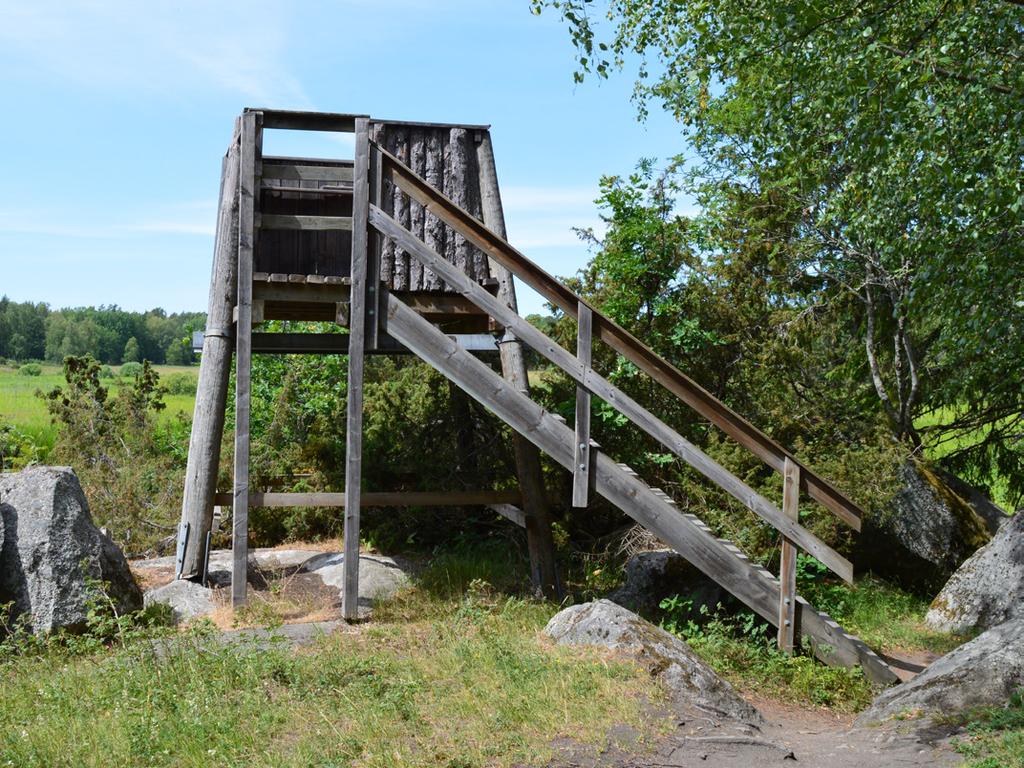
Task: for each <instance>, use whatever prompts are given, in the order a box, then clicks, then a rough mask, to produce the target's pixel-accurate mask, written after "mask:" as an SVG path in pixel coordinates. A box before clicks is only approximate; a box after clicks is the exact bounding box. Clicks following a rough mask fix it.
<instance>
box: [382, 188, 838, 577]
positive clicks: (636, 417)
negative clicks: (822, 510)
mask: <svg viewBox="0 0 1024 768" xmlns="http://www.w3.org/2000/svg"><path fill="white" fill-rule="evenodd" d="M369 221H370V225H371V226H372V227H374V228H375V229H376V230H377V231H378V232H380V233H381V234H383V235H385V236H386V237H389V238H391V239H392V240H393V241H394V242H395V244H396V246H397V247H398V248H401V249H402V250H404V251H407V252H408V253H409V254H411V255H412V256H413V257H414V258H416V259H419V260H420V261H421V262H422V263H423V265H424V267H426V268H428V269H430V270H432V271H433V272H434V273H435V274H436V275H437V276H438V277H440V278H441V279H442V280H443V281H444V282H445V283H447V284H448V285H450V286H452V287H453V288H455V289H456V290H458V291H459V292H460V293H461V294H462V295H463V296H465V297H466V298H467V299H469V300H470V301H472V302H473V303H474V304H476V305H477V306H478V307H480V308H481V309H482V310H484V311H485V312H487V313H488V314H489V315H491V316H492V317H493V318H494V319H495V320H497V321H498V322H499V323H501V324H503V325H504V326H505V327H506V328H507V329H508V330H510V331H511V332H512V333H513V334H515V335H516V336H517V337H519V338H520V339H521V340H522V341H524V342H525V343H526V344H528V345H529V346H530V347H532V348H533V349H535V350H536V351H537V352H538V353H540V354H541V355H542V356H544V357H545V358H547V359H548V360H550V361H551V362H552V363H554V364H555V365H556V366H558V367H559V368H560V369H561V370H563V371H564V372H565V373H567V374H568V375H569V376H570V377H571V378H572V379H573V380H574V381H576V383H577V384H578V385H579V386H580V387H583V388H585V389H586V390H587V391H588V392H592V393H593V394H595V395H597V396H598V397H600V398H602V399H603V400H605V401H606V402H608V403H609V404H611V405H612V406H613V407H615V408H616V409H617V410H618V411H619V412H620V413H622V414H623V415H624V416H626V418H628V419H629V420H630V421H631V422H633V424H635V425H636V426H638V427H639V428H640V429H642V430H643V431H644V432H646V433H647V434H648V435H650V436H651V437H653V438H654V439H655V440H657V441H658V442H660V443H661V444H662V445H663V446H665V447H666V448H667V449H668V450H670V451H672V452H673V453H675V454H676V455H677V456H679V458H681V459H682V460H683V461H685V462H686V463H687V464H689V465H690V466H691V467H693V468H694V469H696V470H697V471H698V472H700V473H701V474H702V475H704V476H705V477H706V478H708V479H709V480H711V481H712V482H713V483H715V484H716V485H718V487H719V488H721V489H722V490H724V491H725V492H726V493H728V494H730V495H731V496H732V497H733V498H735V499H736V500H737V501H739V502H740V503H741V504H743V505H744V506H745V507H747V509H749V510H751V511H752V512H753V513H754V514H756V515H757V516H758V517H760V518H761V519H762V520H764V521H765V522H767V523H768V524H770V525H771V526H772V527H774V528H775V529H776V530H778V531H780V532H782V534H783V535H784V536H785V537H786V538H787V539H789V540H791V541H793V542H796V543H797V544H799V545H800V546H801V547H803V548H804V549H805V550H806V551H807V552H809V553H811V554H812V555H814V557H816V558H818V560H820V561H821V562H822V563H823V564H825V565H826V566H827V567H828V568H829V569H831V570H832V571H833V572H834V573H835V574H836V575H838V576H839V577H840V578H842V579H844V580H846V581H848V582H850V581H852V580H853V565H852V564H851V563H850V561H849V560H847V559H846V558H844V557H843V556H842V555H840V554H839V553H838V552H836V551H835V550H834V549H832V548H831V547H829V546H828V545H827V544H825V542H823V541H822V540H821V539H819V538H818V537H817V536H815V535H814V534H813V533H811V532H810V531H808V530H807V529H806V528H804V527H803V526H801V525H800V524H799V522H797V521H796V520H793V519H792V518H790V517H787V516H786V515H785V514H783V512H782V511H781V510H779V508H778V507H776V506H775V505H774V504H772V502H771V501H769V500H768V499H767V498H765V497H764V496H762V495H761V494H759V493H757V492H756V491H755V490H754V489H752V488H751V487H750V486H748V485H747V484H746V483H744V482H743V481H742V480H740V479H739V478H738V477H736V476H735V475H734V474H732V473H731V472H729V471H728V470H727V469H726V468H725V467H723V466H721V465H720V464H718V463H717V462H716V461H715V460H714V459H712V458H711V457H710V456H708V455H707V454H706V453H704V452H703V451H702V450H700V448H698V447H697V446H695V445H693V444H692V443H691V442H689V441H688V440H686V438H684V437H683V436H682V435H680V434H679V433H678V432H676V431H675V430H673V429H672V428H671V427H670V426H669V425H668V424H666V423H665V422H664V421H662V420H661V419H659V418H658V417H657V416H655V415H654V414H653V413H651V412H650V411H648V410H647V409H645V408H644V407H643V406H642V405H640V404H639V403H637V402H636V401H635V400H633V399H632V398H631V397H630V396H629V395H627V394H626V393H625V392H623V391H622V390H621V389H619V388H618V387H616V386H615V385H614V384H612V383H611V382H609V381H608V380H607V379H605V378H604V377H602V376H601V375H600V374H598V373H597V372H596V371H594V370H593V368H591V367H590V365H589V362H583V361H582V360H580V358H579V357H578V356H576V355H573V354H572V353H570V352H569V351H568V350H566V349H564V348H563V347H561V346H560V345H559V344H557V343H555V342H554V341H553V340H552V339H550V338H549V337H548V336H547V335H545V334H544V333H543V332H541V331H540V330H538V329H537V328H534V327H533V326H532V325H530V324H529V323H528V322H526V320H524V319H523V318H521V317H520V316H519V314H518V313H517V312H516V311H515V310H513V309H511V308H510V307H508V306H506V305H505V304H503V303H502V302H501V301H500V300H499V299H498V298H496V297H494V296H492V295H491V294H490V293H488V292H487V291H486V290H484V289H483V288H482V287H481V286H479V285H478V284H477V283H475V282H474V281H473V280H471V279H470V278H469V277H468V276H467V275H466V274H465V273H463V272H462V270H460V269H459V268H458V267H456V266H454V265H453V264H451V263H449V262H448V261H446V260H445V259H444V258H442V257H441V256H440V255H439V254H437V253H435V252H434V251H433V250H432V249H431V248H430V247H429V246H428V245H427V244H426V243H424V242H423V241H421V240H420V239H419V238H417V237H416V236H415V235H414V234H413V233H412V232H410V231H409V230H407V229H405V228H404V227H403V226H401V225H400V224H399V223H398V222H397V221H395V220H394V219H393V218H392V217H391V216H388V214H386V213H385V212H384V211H382V210H381V209H380V208H378V207H377V206H375V205H371V206H370V214H369ZM583 306H584V307H586V306H587V305H583ZM578 427H579V424H577V431H578ZM579 439H580V438H579V437H577V439H576V440H577V445H576V449H577V450H578V448H579V445H578V443H579ZM586 443H587V444H589V436H588V437H587V438H586ZM587 453H588V454H589V450H588V451H587ZM586 464H587V465H589V462H586ZM573 467H574V471H575V470H576V469H578V468H579V467H580V459H579V455H578V454H577V455H576V457H575V458H574V463H573ZM581 481H582V480H581Z"/></svg>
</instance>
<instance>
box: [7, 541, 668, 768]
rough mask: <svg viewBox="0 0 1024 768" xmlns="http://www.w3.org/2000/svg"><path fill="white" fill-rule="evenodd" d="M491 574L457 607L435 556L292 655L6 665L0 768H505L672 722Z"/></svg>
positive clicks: (195, 643) (545, 608)
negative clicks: (562, 640)
mask: <svg viewBox="0 0 1024 768" xmlns="http://www.w3.org/2000/svg"><path fill="white" fill-rule="evenodd" d="M501 570H502V569H501V568H500V567H493V566H488V567H487V568H486V569H484V570H477V578H473V579H471V580H470V582H469V583H470V587H469V589H468V590H467V592H466V593H465V594H460V595H458V596H455V595H454V594H451V593H452V592H454V585H455V584H456V582H457V581H459V580H460V579H461V578H463V577H469V576H471V575H472V572H473V571H474V567H473V564H472V563H470V564H466V563H459V562H457V558H453V557H449V558H445V559H442V562H440V563H438V564H435V566H434V567H432V568H431V569H430V570H429V571H428V572H427V573H426V574H424V581H423V583H424V584H425V585H427V586H430V585H432V586H431V587H430V588H427V586H424V587H421V588H414V589H411V590H408V591H406V592H405V593H403V594H401V595H400V596H398V597H396V598H395V599H393V600H392V601H390V602H388V603H385V604H383V605H380V606H378V608H377V611H376V613H375V616H374V620H373V621H372V623H369V624H366V625H362V626H361V627H360V629H359V630H358V631H355V632H345V631H341V632H338V633H335V634H333V635H331V636H329V637H324V638H321V639H320V640H318V641H317V642H315V643H314V644H313V645H312V646H308V647H305V648H301V649H298V650H296V649H292V648H290V647H289V646H287V645H286V644H284V643H273V644H271V645H270V647H266V643H264V644H263V645H257V644H255V643H252V642H249V643H240V644H230V645H225V644H222V643H220V642H218V641H217V640H216V638H214V637H212V636H211V635H208V634H205V633H204V631H203V630H202V629H200V630H197V631H192V632H189V633H187V634H182V635H172V636H171V637H172V639H171V640H166V639H165V640H162V641H160V642H159V643H157V644H154V643H152V642H149V641H146V640H135V641H129V642H127V643H126V644H125V645H124V646H121V645H116V646H115V647H114V648H112V649H110V650H106V651H101V652H90V653H85V654H80V655H71V654H69V653H67V652H61V651H60V650H59V649H58V648H52V649H50V650H45V651H43V652H42V653H39V654H31V653H30V654H28V655H23V656H10V657H8V658H6V659H3V658H0V688H2V690H3V691H4V695H3V696H2V697H0V765H16V766H19V767H24V768H31V767H32V766H47V767H49V766H136V765H146V766H197V767H199V766H202V768H207V766H210V765H221V766H246V767H248V766H253V767H259V766H303V767H305V766H348V765H359V766H371V767H379V768H384V766H388V767H391V766H397V767H400V768H401V767H405V766H409V767H412V766H415V767H419V766H443V767H444V768H472V767H475V766H484V765H486V766H499V767H500V766H512V765H520V764H524V763H526V764H544V763H546V762H547V761H548V760H549V759H551V757H552V743H553V741H554V740H556V739H558V738H561V737H571V738H573V739H575V740H577V741H579V742H582V743H592V744H594V745H595V746H598V747H601V746H604V744H605V742H606V738H607V737H606V734H607V733H608V732H609V730H610V729H611V727H612V726H613V725H616V724H626V725H629V726H632V727H634V728H637V729H639V731H640V732H641V733H643V734H653V733H655V732H659V731H660V729H661V728H662V727H663V726H664V727H667V725H666V723H667V721H666V722H665V723H663V722H662V721H660V720H655V719H652V716H651V715H649V714H645V713H646V712H649V710H648V709H647V708H646V707H645V705H644V699H645V697H646V698H647V700H651V699H652V698H653V699H654V700H657V699H658V698H659V696H660V692H659V689H658V688H657V687H656V686H652V684H651V680H650V676H649V675H648V674H647V673H646V672H645V671H643V670H642V669H640V668H639V667H638V666H636V665H635V664H633V663H630V662H626V661H624V660H622V659H620V658H618V657H614V656H612V655H610V654H609V653H607V652H600V651H597V650H594V649H583V648H568V647H560V646H554V645H552V644H551V643H550V642H547V641H545V640H544V639H542V638H541V636H540V630H541V628H542V627H543V626H544V624H545V622H546V621H547V620H548V619H549V618H550V616H551V615H552V614H553V613H554V612H555V611H557V610H558V608H557V606H553V605H551V604H546V603H538V602H533V601H526V600H522V599H519V598H516V597H509V596H507V595H503V594H501V593H499V592H496V591H495V590H494V588H493V587H491V586H490V585H488V584H487V583H486V582H484V581H482V580H481V579H480V578H479V575H481V574H487V573H492V574H497V575H499V576H501V573H500V572H501ZM446 571H449V572H453V573H454V574H457V575H456V576H455V577H453V578H449V577H448V576H446V575H445V572H446ZM502 578H504V577H503V576H502ZM441 593H445V594H448V595H449V596H440V595H441ZM206 632H209V630H206ZM114 636H116V634H115V635H114ZM72 647H74V645H73V646H72ZM157 648H160V649H162V650H160V651H157V650H156V649H157Z"/></svg>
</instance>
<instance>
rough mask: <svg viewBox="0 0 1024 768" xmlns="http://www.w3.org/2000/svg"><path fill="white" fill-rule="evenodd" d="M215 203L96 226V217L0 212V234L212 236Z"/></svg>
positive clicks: (163, 208)
mask: <svg viewBox="0 0 1024 768" xmlns="http://www.w3.org/2000/svg"><path fill="white" fill-rule="evenodd" d="M216 209H217V204H216V201H213V200H197V201H188V202H183V203H177V204H172V205H164V206H157V207H154V208H151V209H146V210H142V211H137V212H135V214H134V215H133V216H131V218H128V219H121V220H119V221H118V220H112V221H109V222H107V223H103V224H97V223H95V217H92V218H83V219H82V220H78V221H76V220H74V219H71V220H68V219H67V218H66V217H61V218H60V220H59V221H58V220H57V218H55V217H54V216H53V215H52V214H48V213H47V212H43V211H35V210H21V211H11V210H7V211H0V234H14V235H19V234H20V235H46V236H52V237H69V238H82V239H98V238H120V237H130V236H132V235H140V234H146V235H152V234H163V235H197V236H212V235H213V233H214V228H215V225H216V217H217V210H216Z"/></svg>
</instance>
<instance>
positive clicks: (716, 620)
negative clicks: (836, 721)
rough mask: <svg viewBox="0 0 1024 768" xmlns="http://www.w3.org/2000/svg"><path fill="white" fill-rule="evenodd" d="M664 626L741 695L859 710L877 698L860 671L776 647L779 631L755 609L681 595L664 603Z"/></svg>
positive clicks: (849, 710) (662, 603)
mask: <svg viewBox="0 0 1024 768" xmlns="http://www.w3.org/2000/svg"><path fill="white" fill-rule="evenodd" d="M661 608H662V610H664V611H665V612H666V616H665V619H664V620H663V621H662V624H661V626H662V628H663V629H666V630H668V631H669V632H672V633H673V634H676V635H679V636H680V637H682V638H683V639H684V640H686V642H687V644H688V645H689V646H690V647H691V648H693V650H694V651H695V652H696V653H697V654H698V655H699V656H700V657H701V658H703V659H704V661H706V662H707V663H708V664H710V665H711V666H712V667H713V668H714V670H715V671H716V672H718V673H719V674H720V675H722V676H723V677H725V678H727V679H728V680H729V681H730V682H732V683H733V684H735V685H736V686H737V687H739V688H740V689H741V691H753V692H756V693H759V694H762V695H765V696H772V697H779V696H780V695H781V696H782V697H783V698H786V699H788V700H791V701H793V702H795V703H799V704H803V705H806V704H813V705H814V706H826V707H831V708H834V709H838V710H841V711H847V712H855V711H857V710H859V709H862V708H863V707H865V706H867V705H868V704H869V703H870V702H871V699H872V697H873V692H872V689H871V684H870V683H869V682H868V681H867V680H866V679H865V677H864V674H863V672H862V671H861V670H860V669H859V668H858V669H845V668H842V667H828V666H825V665H824V664H822V663H820V662H818V661H817V660H815V659H813V658H811V657H810V656H799V655H792V656H790V655H787V654H784V653H782V652H780V651H779V650H778V649H777V648H776V647H775V634H774V631H772V632H769V629H770V626H769V625H768V624H767V623H766V622H764V621H762V620H761V619H760V618H759V617H757V616H755V615H754V614H753V613H750V612H749V611H742V612H739V613H737V614H735V615H731V614H729V613H727V612H726V611H725V610H724V609H723V608H722V606H721V605H719V607H718V609H717V610H716V611H710V610H708V608H707V607H706V606H702V607H701V609H700V611H694V610H693V602H692V601H691V600H687V599H682V598H680V597H679V596H678V595H675V596H673V597H670V598H667V599H665V600H662V602H661Z"/></svg>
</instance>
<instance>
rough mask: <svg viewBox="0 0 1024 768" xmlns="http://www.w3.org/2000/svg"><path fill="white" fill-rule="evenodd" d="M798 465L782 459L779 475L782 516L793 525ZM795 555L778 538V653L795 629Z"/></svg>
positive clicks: (789, 647)
mask: <svg viewBox="0 0 1024 768" xmlns="http://www.w3.org/2000/svg"><path fill="white" fill-rule="evenodd" d="M799 506H800V465H799V464H797V463H796V462H795V461H793V460H792V459H790V458H788V457H787V458H786V461H785V466H784V467H783V474H782V514H784V515H785V516H786V517H788V518H789V519H790V520H792V521H793V522H794V523H795V522H797V521H798V520H799V514H798V508H799ZM796 555H797V547H796V544H794V543H793V542H792V541H790V540H789V539H787V538H786V537H785V536H783V537H782V558H781V560H782V562H781V565H780V566H779V583H780V584H781V585H782V587H781V589H780V590H779V638H778V640H779V650H780V651H782V652H783V653H792V652H793V647H794V644H795V642H794V640H795V637H796V635H795V630H796Z"/></svg>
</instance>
